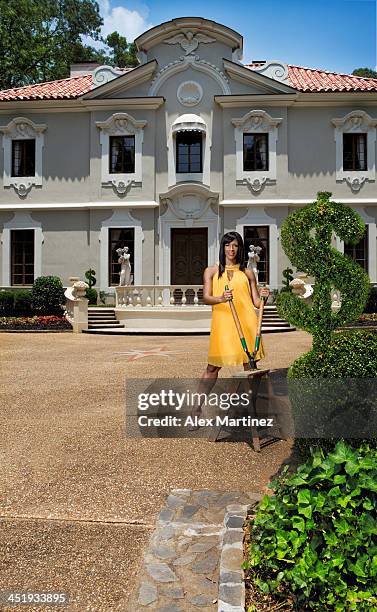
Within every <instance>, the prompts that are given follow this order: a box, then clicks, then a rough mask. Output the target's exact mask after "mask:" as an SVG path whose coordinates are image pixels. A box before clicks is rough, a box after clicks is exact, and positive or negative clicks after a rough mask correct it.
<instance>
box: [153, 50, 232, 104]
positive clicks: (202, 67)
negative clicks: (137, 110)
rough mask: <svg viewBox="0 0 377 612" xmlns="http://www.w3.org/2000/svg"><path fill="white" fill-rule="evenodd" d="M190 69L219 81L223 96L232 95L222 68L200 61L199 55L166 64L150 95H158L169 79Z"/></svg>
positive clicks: (157, 76) (154, 81)
mask: <svg viewBox="0 0 377 612" xmlns="http://www.w3.org/2000/svg"><path fill="white" fill-rule="evenodd" d="M188 68H193V70H198V71H199V72H204V74H206V75H207V76H209V77H212V78H213V79H215V81H217V83H218V84H219V85H220V87H221V90H222V94H223V95H230V94H231V90H230V85H229V80H228V78H227V77H226V76H225V74H224V73H223V72H222V71H221V70H220V68H218V67H217V66H215V64H211V62H207V61H206V60H204V59H200V57H199V56H198V55H186V56H181V57H180V58H179V59H178V60H175V61H174V62H170V63H169V64H166V66H163V67H162V68H161V70H159V71H158V73H157V74H156V76H155V78H154V79H153V80H152V82H151V86H150V88H149V92H148V95H149V96H155V95H157V92H158V90H159V88H160V87H161V85H162V84H163V83H164V82H165V81H166V80H167V79H168V78H169V77H171V76H173V75H175V74H178V73H179V72H182V71H183V70H187V69H188Z"/></svg>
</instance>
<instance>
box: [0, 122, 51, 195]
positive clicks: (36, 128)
mask: <svg viewBox="0 0 377 612" xmlns="http://www.w3.org/2000/svg"><path fill="white" fill-rule="evenodd" d="M46 129H47V125H46V124H45V123H34V122H33V121H31V119H27V118H26V117H15V118H14V119H12V121H10V122H9V123H8V125H3V126H0V133H2V134H3V149H4V174H3V184H4V187H13V188H14V189H15V191H16V193H17V194H18V195H19V196H20V198H25V197H26V196H27V194H28V193H29V191H30V190H31V188H32V186H33V185H35V186H39V187H41V186H42V149H43V145H44V136H43V133H44V132H45V130H46ZM29 139H34V140H35V174H34V176H12V141H13V140H29Z"/></svg>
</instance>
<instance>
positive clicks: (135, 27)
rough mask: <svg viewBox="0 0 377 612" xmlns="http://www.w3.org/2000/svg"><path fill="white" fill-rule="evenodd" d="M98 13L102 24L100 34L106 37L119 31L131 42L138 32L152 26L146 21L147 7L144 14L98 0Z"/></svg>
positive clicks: (107, 0) (106, 0)
mask: <svg viewBox="0 0 377 612" xmlns="http://www.w3.org/2000/svg"><path fill="white" fill-rule="evenodd" d="M98 4H99V7H100V13H101V16H102V18H103V21H104V24H103V26H102V29H101V34H102V36H103V37H106V36H107V35H108V34H110V33H111V32H115V31H116V32H119V34H121V36H125V37H126V38H127V41H128V42H132V41H133V40H135V38H137V37H138V36H139V35H140V34H142V33H143V32H145V31H146V30H149V28H152V27H153V24H151V23H148V13H149V9H148V8H147V7H143V8H144V11H143V12H144V15H142V14H141V13H140V12H138V11H136V10H130V9H128V8H126V7H124V6H115V7H113V8H112V7H111V4H110V1H109V0H99V1H98Z"/></svg>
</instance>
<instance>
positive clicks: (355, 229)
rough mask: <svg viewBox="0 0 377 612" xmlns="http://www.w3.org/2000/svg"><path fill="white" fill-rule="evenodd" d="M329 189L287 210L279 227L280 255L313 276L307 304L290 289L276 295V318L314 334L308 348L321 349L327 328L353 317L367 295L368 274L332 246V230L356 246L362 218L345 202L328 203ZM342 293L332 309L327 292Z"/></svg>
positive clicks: (332, 328)
mask: <svg viewBox="0 0 377 612" xmlns="http://www.w3.org/2000/svg"><path fill="white" fill-rule="evenodd" d="M330 197H331V193H329V192H319V193H318V194H317V201H316V202H313V203H312V204H309V205H308V206H305V207H304V208H302V209H300V210H298V211H297V212H294V213H291V214H290V215H289V216H288V217H287V219H286V220H285V221H284V223H283V226H282V229H281V241H282V245H283V248H284V251H285V253H286V254H287V256H288V257H289V259H290V261H291V263H292V264H293V265H294V266H296V268H297V269H299V270H303V271H305V272H306V273H307V274H310V275H311V276H314V277H315V285H314V291H313V296H312V305H311V306H309V305H308V304H307V303H305V301H304V300H303V299H301V298H299V297H298V296H297V295H294V294H292V293H285V292H284V293H281V294H280V295H279V296H278V299H277V308H278V312H279V314H280V316H282V317H283V318H285V319H287V320H288V321H289V322H290V323H292V324H293V325H295V326H296V327H299V328H301V329H304V330H305V331H308V332H309V333H311V334H313V351H317V352H321V351H324V350H325V349H326V346H327V344H328V342H329V341H330V338H331V334H332V332H333V331H334V330H335V329H337V328H339V327H340V326H342V325H344V324H345V323H350V322H353V321H355V320H356V319H357V318H358V317H359V316H360V314H361V313H362V312H363V307H364V305H365V302H366V300H367V298H368V292H369V277H368V275H367V274H366V273H365V272H364V270H363V269H362V268H361V267H360V266H359V265H358V264H356V263H355V262H354V261H353V260H352V259H351V258H350V257H348V256H347V255H344V254H342V253H340V252H339V251H337V250H336V249H334V248H333V247H332V246H331V237H332V233H333V232H334V233H335V234H336V235H337V236H339V238H341V239H342V240H344V242H346V243H350V244H356V243H357V242H358V241H359V240H360V239H361V238H362V237H363V234H364V232H365V224H364V222H363V221H362V219H361V217H360V216H359V215H358V214H357V213H356V212H355V211H354V210H352V209H351V208H349V207H348V206H344V205H343V204H339V203H337V202H330ZM332 289H337V290H339V291H340V295H341V302H342V304H341V308H340V310H339V311H338V312H337V313H334V312H332V310H331V291H332Z"/></svg>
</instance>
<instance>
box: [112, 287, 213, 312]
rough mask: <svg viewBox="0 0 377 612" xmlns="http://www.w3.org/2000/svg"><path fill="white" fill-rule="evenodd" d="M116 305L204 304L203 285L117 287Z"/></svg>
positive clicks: (123, 306) (161, 305) (163, 306)
mask: <svg viewBox="0 0 377 612" xmlns="http://www.w3.org/2000/svg"><path fill="white" fill-rule="evenodd" d="M115 293H116V303H115V305H116V307H117V308H132V307H135V306H136V307H138V306H140V307H160V308H168V307H172V306H181V307H184V306H198V307H199V306H203V305H204V304H203V285H129V286H127V287H116V289H115Z"/></svg>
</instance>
